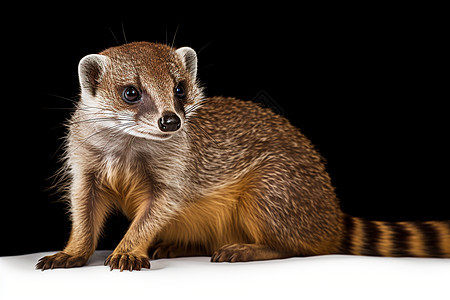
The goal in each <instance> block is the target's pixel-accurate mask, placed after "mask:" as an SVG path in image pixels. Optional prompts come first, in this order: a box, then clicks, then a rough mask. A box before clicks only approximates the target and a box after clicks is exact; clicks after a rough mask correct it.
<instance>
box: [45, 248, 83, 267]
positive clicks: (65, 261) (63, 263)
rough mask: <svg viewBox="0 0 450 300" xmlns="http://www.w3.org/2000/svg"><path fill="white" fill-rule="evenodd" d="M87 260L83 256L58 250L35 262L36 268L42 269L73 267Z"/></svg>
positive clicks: (79, 265)
mask: <svg viewBox="0 0 450 300" xmlns="http://www.w3.org/2000/svg"><path fill="white" fill-rule="evenodd" d="M87 260H88V257H85V256H76V255H70V254H67V253H64V252H62V251H61V252H58V253H56V254H53V255H50V256H44V257H43V258H41V259H40V260H39V261H38V263H37V264H36V269H41V270H42V271H44V270H48V269H54V268H74V267H81V266H83V265H84V264H85V263H86V262H87Z"/></svg>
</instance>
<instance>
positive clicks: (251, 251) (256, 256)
mask: <svg viewBox="0 0 450 300" xmlns="http://www.w3.org/2000/svg"><path fill="white" fill-rule="evenodd" d="M292 256H293V255H292V254H289V253H284V252H281V251H277V250H274V249H271V248H269V247H268V246H264V245H257V244H231V245H225V246H223V247H221V248H220V249H219V250H217V251H216V252H215V253H214V254H213V255H212V257H211V261H212V262H245V261H255V260H269V259H280V258H287V257H292Z"/></svg>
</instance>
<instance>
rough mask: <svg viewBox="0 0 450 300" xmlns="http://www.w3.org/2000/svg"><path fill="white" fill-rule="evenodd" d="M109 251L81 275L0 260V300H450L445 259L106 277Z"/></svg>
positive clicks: (181, 263)
mask: <svg viewBox="0 0 450 300" xmlns="http://www.w3.org/2000/svg"><path fill="white" fill-rule="evenodd" d="M110 253H111V251H96V252H95V254H94V255H93V256H92V258H91V259H90V260H89V262H88V264H87V265H86V266H84V267H81V268H73V269H55V270H47V271H44V272H42V271H40V270H35V267H34V266H35V264H36V262H37V260H38V259H39V258H41V257H42V256H44V255H49V254H53V252H47V253H35V254H29V255H22V256H10V257H0V299H2V300H3V299H78V300H81V299H95V298H98V299H134V298H142V299H147V298H148V299H155V298H156V297H161V298H164V299H180V298H183V299H206V298H208V299H210V298H213V299H229V298H233V299H244V298H248V299H346V300H348V299H447V300H448V299H450V259H427V258H381V257H356V256H345V255H328V256H315V257H302V258H300V257H299V258H290V259H284V260H273V261H263V262H250V263H233V264H230V263H219V264H217V263H210V262H209V257H187V258H176V259H161V260H157V261H152V262H151V264H152V269H151V270H148V269H143V270H142V271H140V272H137V271H134V272H128V271H124V272H119V271H118V270H114V271H112V272H111V271H109V267H105V266H104V265H103V263H104V261H105V259H106V257H107V256H108V255H109V254H110Z"/></svg>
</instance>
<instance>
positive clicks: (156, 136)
mask: <svg viewBox="0 0 450 300" xmlns="http://www.w3.org/2000/svg"><path fill="white" fill-rule="evenodd" d="M128 133H129V134H131V135H133V136H136V137H141V138H145V139H148V140H159V141H162V140H167V139H169V138H171V137H172V135H173V134H168V133H159V132H154V131H149V130H144V129H142V128H133V129H132V130H129V131H128Z"/></svg>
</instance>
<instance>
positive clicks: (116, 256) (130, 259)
mask: <svg viewBox="0 0 450 300" xmlns="http://www.w3.org/2000/svg"><path fill="white" fill-rule="evenodd" d="M107 265H109V266H110V268H111V271H112V270H114V269H120V272H122V271H123V270H129V271H133V270H136V271H140V270H141V268H146V269H150V261H149V258H148V256H145V255H141V256H135V255H133V254H129V253H114V252H113V253H112V254H111V255H110V256H108V258H107V259H106V261H105V266H107Z"/></svg>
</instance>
